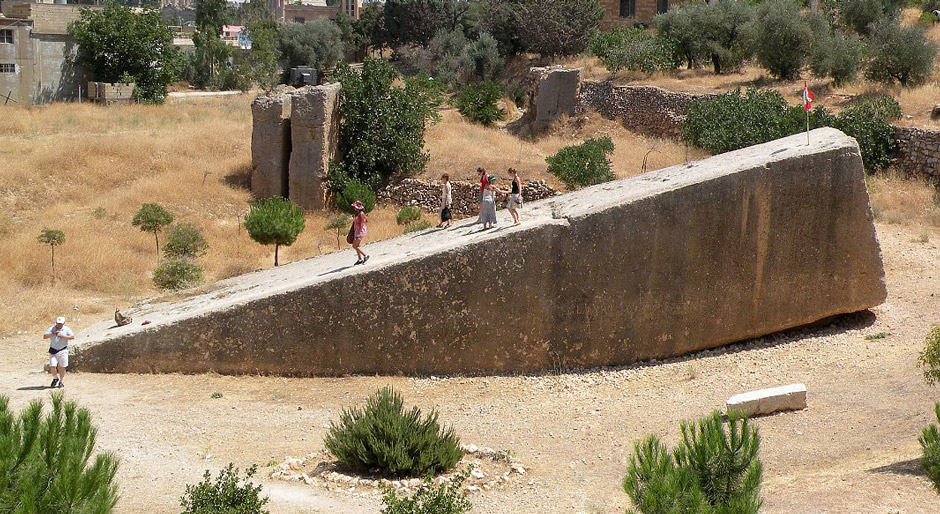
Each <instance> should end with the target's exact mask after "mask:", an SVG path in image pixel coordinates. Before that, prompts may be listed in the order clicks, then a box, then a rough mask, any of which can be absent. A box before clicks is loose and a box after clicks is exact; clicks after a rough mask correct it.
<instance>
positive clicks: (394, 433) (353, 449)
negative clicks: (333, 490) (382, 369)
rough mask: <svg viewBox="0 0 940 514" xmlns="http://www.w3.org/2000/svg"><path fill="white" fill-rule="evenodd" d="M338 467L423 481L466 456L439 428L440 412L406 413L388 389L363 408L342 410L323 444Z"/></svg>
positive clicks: (451, 432)
mask: <svg viewBox="0 0 940 514" xmlns="http://www.w3.org/2000/svg"><path fill="white" fill-rule="evenodd" d="M323 445H324V446H325V447H326V449H327V451H329V452H330V453H331V454H332V455H333V456H334V457H336V460H337V461H339V463H340V464H342V465H343V466H346V467H348V468H350V469H354V470H358V471H365V472H371V471H372V470H378V471H379V472H380V473H381V474H383V475H386V476H392V477H424V476H428V475H431V474H434V473H438V472H442V471H447V470H448V469H451V468H452V467H454V466H455V465H456V464H457V462H459V461H460V458H461V457H462V456H463V452H462V451H461V450H460V439H459V438H458V437H457V434H456V433H455V432H454V429H453V428H450V427H441V426H440V424H439V423H438V414H437V411H434V410H432V411H431V412H430V414H428V415H427V416H424V415H423V414H422V412H421V409H419V408H417V407H412V408H411V410H410V411H405V407H404V400H402V397H401V395H400V394H399V393H398V392H396V391H395V390H394V389H392V388H391V387H389V386H386V387H384V388H382V389H381V390H379V391H377V392H376V393H375V394H373V395H372V396H370V397H369V399H368V400H366V405H365V407H363V408H359V407H352V408H350V409H343V413H342V414H341V415H340V419H339V422H338V423H337V422H332V421H331V422H330V429H329V431H328V432H327V435H326V437H325V438H324V439H323Z"/></svg>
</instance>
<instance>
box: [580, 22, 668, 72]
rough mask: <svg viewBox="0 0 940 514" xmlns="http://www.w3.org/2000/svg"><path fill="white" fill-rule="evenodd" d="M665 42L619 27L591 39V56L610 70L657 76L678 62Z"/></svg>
mask: <svg viewBox="0 0 940 514" xmlns="http://www.w3.org/2000/svg"><path fill="white" fill-rule="evenodd" d="M664 41H665V40H664V39H663V38H660V37H656V36H655V35H654V34H653V33H652V32H651V31H649V30H646V29H641V28H626V27H617V28H614V29H613V30H611V31H609V32H595V33H594V35H592V36H591V53H593V54H594V55H596V56H597V58H598V59H600V60H601V62H602V63H604V66H605V67H606V68H607V71H610V72H618V71H620V70H623V69H627V70H630V71H642V72H644V73H653V72H654V71H657V70H664V69H671V68H674V67H675V66H674V65H675V59H674V55H673V51H672V49H671V48H667V47H666V46H665V45H664Z"/></svg>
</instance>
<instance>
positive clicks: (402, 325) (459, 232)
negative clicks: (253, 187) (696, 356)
mask: <svg viewBox="0 0 940 514" xmlns="http://www.w3.org/2000/svg"><path fill="white" fill-rule="evenodd" d="M812 141H813V144H812V145H811V146H807V145H806V144H805V135H802V134H801V135H797V136H792V137H789V138H784V139H781V140H778V141H773V142H770V143H766V144H763V145H758V146H754V147H751V148H746V149H742V150H739V151H736V152H731V153H728V154H724V155H720V156H716V157H713V158H710V159H706V160H702V161H697V162H691V163H687V164H682V165H679V166H674V167H672V168H667V169H663V170H659V171H655V172H650V173H647V174H643V175H639V176H636V177H632V178H628V179H624V180H618V181H614V182H608V183H605V184H600V185H597V186H592V187H588V188H584V189H581V190H579V191H576V192H572V193H568V194H565V195H560V196H557V197H553V198H549V199H547V200H542V201H536V202H531V203H530V204H529V205H527V206H526V215H525V216H524V218H523V224H522V225H520V226H515V227H513V226H506V225H511V221H510V219H509V214H508V213H505V212H501V213H499V214H498V217H499V224H498V227H497V228H496V229H494V230H482V229H481V228H480V226H479V225H474V224H473V223H472V221H473V220H466V221H462V222H459V223H456V224H454V226H453V227H451V228H449V229H429V230H425V231H421V232H416V233H413V234H407V235H403V236H399V237H397V238H393V239H389V240H385V241H381V242H378V243H374V244H368V245H366V247H365V251H366V252H368V253H369V254H370V255H371V256H372V258H371V259H370V261H369V263H368V264H367V265H365V266H354V265H353V261H354V259H355V256H354V255H353V252H352V250H345V251H340V252H335V253H332V254H327V255H323V256H319V257H315V258H311V259H306V260H303V261H299V262H294V263H290V264H287V265H283V266H279V267H277V268H271V269H267V270H262V271H258V272H255V273H251V274H248V275H243V276H241V277H235V278H232V279H228V280H225V281H222V282H219V283H217V284H215V285H214V286H213V287H211V288H210V289H209V291H208V292H206V293H203V294H200V295H194V296H192V297H189V298H186V299H184V300H181V301H177V302H169V303H163V304H153V305H149V304H145V305H141V306H138V307H137V308H135V309H133V310H131V311H130V312H128V314H129V315H132V316H133V318H134V320H135V322H134V323H132V324H130V325H127V326H123V327H116V326H114V323H113V322H112V321H107V322H102V323H100V324H98V325H94V326H92V327H90V328H89V329H87V330H84V331H82V332H80V333H79V334H78V337H77V340H76V343H77V344H76V346H75V347H74V350H75V351H74V352H73V359H70V360H73V362H74V366H75V367H76V368H77V369H79V370H85V371H97V372H132V373H136V372H184V373H201V372H209V371H215V372H219V373H228V374H237V373H260V374H280V375H298V376H302V375H343V374H349V373H354V374H399V373H406V374H439V373H476V372H535V371H542V370H547V369H552V368H555V367H558V366H563V367H571V368H581V367H591V366H606V365H622V364H628V363H632V362H637V361H641V360H646V359H654V358H655V359H659V358H665V357H670V356H676V355H681V354H684V353H688V352H694V351H698V350H703V349H706V348H714V347H717V346H721V345H725V344H728V343H731V342H735V341H740V340H744V339H748V338H752V337H758V336H761V335H764V334H768V333H772V332H776V331H779V330H784V329H788V328H792V327H797V326H800V325H804V324H807V323H812V322H814V321H818V320H821V319H824V318H827V317H830V316H833V315H837V314H841V313H848V312H855V311H859V310H863V309H868V308H871V307H873V306H876V305H879V304H880V303H882V302H883V301H884V300H885V297H886V294H887V293H886V289H885V282H884V268H883V265H882V262H881V252H880V248H879V245H878V239H877V235H876V232H875V228H874V224H873V222H872V214H871V209H870V207H869V201H868V192H867V189H866V187H865V177H864V170H863V169H862V163H861V157H860V156H859V151H858V146H857V145H856V143H855V141H854V140H853V139H851V138H849V137H846V136H845V135H843V134H842V133H841V132H838V131H836V130H833V129H819V130H816V131H814V132H813V134H812ZM139 320H147V321H148V322H149V324H147V325H142V324H141V321H139Z"/></svg>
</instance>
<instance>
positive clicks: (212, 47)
mask: <svg viewBox="0 0 940 514" xmlns="http://www.w3.org/2000/svg"><path fill="white" fill-rule="evenodd" d="M195 7H196V32H195V34H193V45H194V46H195V52H194V53H193V56H192V65H193V70H194V75H193V76H192V77H191V82H192V84H193V85H194V86H195V87H198V88H206V87H210V86H213V87H219V88H221V87H220V86H221V85H222V84H221V82H222V81H221V80H218V77H219V76H220V75H222V74H228V73H229V72H228V70H227V69H226V61H227V60H228V58H229V56H230V55H231V47H230V46H228V45H227V44H226V43H225V42H224V41H222V27H223V26H224V25H226V24H228V23H229V20H230V19H231V13H230V12H229V9H228V3H227V2H226V0H195Z"/></svg>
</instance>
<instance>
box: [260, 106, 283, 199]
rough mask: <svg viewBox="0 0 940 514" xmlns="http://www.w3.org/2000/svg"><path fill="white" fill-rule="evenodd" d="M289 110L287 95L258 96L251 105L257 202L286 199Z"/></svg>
mask: <svg viewBox="0 0 940 514" xmlns="http://www.w3.org/2000/svg"><path fill="white" fill-rule="evenodd" d="M290 108H291V101H290V97H289V96H287V95H273V96H259V97H258V98H256V99H255V101H254V102H252V103H251V118H252V123H251V192H252V193H253V194H254V195H255V197H257V198H268V197H270V196H283V197H285V198H286V197H287V164H288V162H289V161H290V152H291V141H290Z"/></svg>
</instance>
